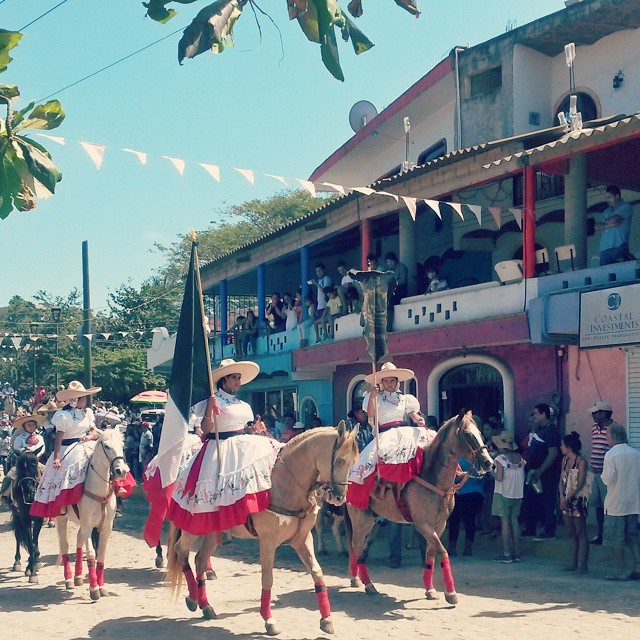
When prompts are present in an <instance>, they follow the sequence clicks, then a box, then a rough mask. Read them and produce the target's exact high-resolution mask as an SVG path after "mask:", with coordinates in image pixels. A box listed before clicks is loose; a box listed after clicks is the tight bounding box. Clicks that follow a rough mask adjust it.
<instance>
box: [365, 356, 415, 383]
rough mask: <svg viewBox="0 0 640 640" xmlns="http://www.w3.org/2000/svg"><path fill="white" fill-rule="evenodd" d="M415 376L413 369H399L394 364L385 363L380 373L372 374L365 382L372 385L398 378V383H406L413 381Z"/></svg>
mask: <svg viewBox="0 0 640 640" xmlns="http://www.w3.org/2000/svg"><path fill="white" fill-rule="evenodd" d="M414 376H415V374H414V373H413V371H411V369H398V367H396V365H395V364H393V362H385V363H384V364H383V365H382V368H381V369H380V371H376V373H375V374H373V373H370V374H369V375H368V376H367V377H366V378H365V380H366V381H367V382H368V383H369V384H370V385H374V384H378V383H379V382H381V381H382V380H383V379H384V378H398V382H405V380H411V378H413V377H414Z"/></svg>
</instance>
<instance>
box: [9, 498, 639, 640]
mask: <svg viewBox="0 0 640 640" xmlns="http://www.w3.org/2000/svg"><path fill="white" fill-rule="evenodd" d="M126 506H127V512H126V514H125V516H124V517H123V518H120V519H118V520H117V521H116V527H117V531H115V532H114V535H113V538H112V540H111V542H110V552H109V557H108V558H107V572H106V582H107V585H108V586H109V588H110V589H111V593H112V595H111V596H110V597H108V598H103V599H101V600H100V601H99V602H97V603H93V602H91V600H90V599H89V592H88V586H87V585H86V584H85V585H84V586H83V587H76V589H75V591H66V590H65V589H64V584H63V582H62V569H61V568H58V567H56V566H55V561H56V555H57V538H56V535H55V529H48V528H45V529H43V532H42V536H41V552H42V555H43V563H44V567H43V568H42V570H41V571H40V583H39V584H38V585H29V584H28V583H27V578H26V577H24V576H23V575H21V574H18V573H15V572H12V571H10V568H11V566H12V564H13V534H12V532H11V531H10V529H9V525H8V516H7V513H6V512H3V513H1V514H0V637H1V638H2V640H34V639H38V640H40V639H43V638H47V639H53V638H62V639H65V640H73V639H80V638H96V639H98V638H99V639H101V640H112V639H116V638H118V639H120V638H124V639H126V638H129V639H132V640H135V639H138V638H140V639H142V638H144V639H145V640H149V639H153V640H169V639H170V640H176V639H183V638H184V639H187V638H188V639H190V640H200V639H205V638H206V639H212V640H213V639H215V640H225V639H227V638H229V639H231V638H233V639H241V638H242V639H244V638H256V637H263V636H264V633H263V631H264V626H263V622H262V619H261V618H260V615H259V597H260V575H259V573H260V567H259V564H258V561H257V559H258V545H257V543H256V542H255V541H236V542H234V543H233V544H232V545H228V546H225V547H224V548H223V549H222V550H221V554H220V556H221V557H220V558H218V559H215V561H214V568H215V569H216V571H217V574H218V580H216V581H213V582H209V583H208V590H209V600H210V602H211V603H212V604H213V606H214V608H215V609H216V611H217V613H218V615H219V619H218V620H214V621H205V620H203V619H201V618H200V614H199V613H190V612H189V611H187V609H186V607H185V605H184V601H183V599H182V598H180V599H179V601H178V602H176V603H172V602H171V601H170V600H169V598H168V594H167V591H166V589H165V588H164V586H163V583H162V580H163V574H162V572H161V571H160V570H158V569H155V568H154V552H153V550H150V549H148V548H147V546H146V545H145V543H144V542H143V541H142V540H141V538H140V533H139V532H140V529H141V527H142V523H143V521H144V517H145V515H146V504H145V503H144V501H143V500H142V499H140V498H138V497H133V498H130V499H129V500H128V501H127V505H126ZM72 546H75V545H72ZM492 552H495V551H494V549H492V548H489V546H488V545H486V544H485V545H484V546H483V545H482V544H478V549H477V551H476V553H475V555H474V556H473V557H472V558H461V557H458V558H455V559H454V561H453V569H454V576H455V578H456V585H457V588H458V591H459V593H460V594H461V595H460V603H459V604H458V606H457V607H455V608H452V607H450V606H448V605H447V604H446V603H445V602H444V600H442V599H441V600H438V601H436V602H428V601H427V600H426V599H425V598H424V597H423V590H422V588H421V569H420V567H419V565H418V557H417V552H416V551H406V550H404V558H403V562H404V565H403V568H402V569H399V570H392V569H389V568H387V567H386V563H385V560H386V553H387V545H386V541H384V540H380V541H378V542H376V544H375V545H374V553H373V556H374V557H373V559H372V561H371V563H370V573H371V576H372V578H373V580H374V582H375V583H376V584H377V586H378V588H379V590H380V591H381V592H382V593H383V594H384V595H379V596H367V595H365V594H364V593H360V592H358V591H357V590H355V589H352V588H351V587H350V586H349V581H348V580H347V579H346V577H345V575H346V560H345V559H344V558H338V557H337V556H336V555H335V553H334V554H333V555H332V556H329V557H322V558H320V561H321V563H322V565H323V568H324V570H325V574H326V583H327V585H328V587H329V595H330V598H331V604H332V609H333V612H334V613H333V619H334V624H335V628H336V636H335V637H337V638H350V639H353V640H356V639H360V638H362V639H367V640H369V639H371V638H389V639H391V638H403V639H406V638H411V637H423V636H424V637H431V638H438V639H448V638H461V639H462V638H464V639H465V640H471V639H473V638H480V637H482V638H495V639H498V638H506V637H517V638H525V637H526V638H527V639H528V640H542V639H544V640H548V639H549V638H551V637H558V638H563V639H565V638H582V639H585V638H599V639H602V638H629V639H631V638H638V637H640V617H639V616H640V583H638V582H630V583H623V584H611V583H608V582H605V581H604V580H602V579H601V577H600V576H601V575H602V568H598V567H596V568H594V570H593V571H592V574H591V575H590V576H589V577H577V576H573V575H567V574H563V573H562V572H561V571H560V570H559V568H558V563H557V562H555V561H551V560H543V559H539V558H529V559H527V558H525V559H524V561H523V562H522V563H521V564H519V565H506V566H505V565H499V564H496V563H493V562H492V561H491V557H492ZM276 567H277V568H276V573H275V585H274V595H276V596H277V599H276V601H275V602H274V604H273V613H274V616H275V617H276V620H277V621H278V623H279V625H280V626H281V629H282V631H283V632H282V634H281V636H280V637H282V638H286V639H289V638H292V639H299V638H318V637H324V634H323V633H322V632H321V631H320V629H319V626H318V623H319V614H318V612H317V609H316V599H315V596H314V594H313V591H312V584H311V579H310V577H309V576H308V575H307V574H306V573H304V572H303V569H302V564H301V563H300V561H299V560H298V559H297V557H295V554H294V553H293V551H292V550H291V549H290V548H282V549H281V550H280V551H279V553H278V556H277V559H276ZM441 584H442V583H441V578H440V576H439V575H438V576H437V580H436V586H437V587H438V588H441Z"/></svg>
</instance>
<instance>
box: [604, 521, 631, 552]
mask: <svg viewBox="0 0 640 640" xmlns="http://www.w3.org/2000/svg"><path fill="white" fill-rule="evenodd" d="M638 538H640V532H638V514H637V513H634V514H631V515H629V516H609V515H607V514H605V516H604V529H603V543H604V544H605V545H607V546H609V547H624V545H625V544H629V545H631V544H634V543H637V541H638Z"/></svg>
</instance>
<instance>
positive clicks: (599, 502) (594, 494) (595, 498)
mask: <svg viewBox="0 0 640 640" xmlns="http://www.w3.org/2000/svg"><path fill="white" fill-rule="evenodd" d="M606 497H607V485H606V484H605V483H604V482H602V474H600V473H594V474H593V484H592V485H591V495H590V496H589V506H590V507H593V508H594V509H604V499H605V498H606Z"/></svg>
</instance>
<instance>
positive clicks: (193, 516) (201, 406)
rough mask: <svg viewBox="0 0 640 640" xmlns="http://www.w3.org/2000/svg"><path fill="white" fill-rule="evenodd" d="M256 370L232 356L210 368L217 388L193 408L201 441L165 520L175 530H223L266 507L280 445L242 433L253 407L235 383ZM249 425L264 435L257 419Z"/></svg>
mask: <svg viewBox="0 0 640 640" xmlns="http://www.w3.org/2000/svg"><path fill="white" fill-rule="evenodd" d="M259 372H260V367H259V366H258V365H257V364H255V363H254V362H248V361H242V362H235V361H234V360H231V359H228V360H223V361H222V362H221V363H220V366H219V367H218V369H216V370H215V371H213V372H212V374H211V375H212V379H213V382H214V383H215V384H216V385H217V387H218V390H217V391H216V393H215V394H214V395H212V396H211V397H210V398H209V399H208V400H204V401H202V402H200V403H198V404H197V405H196V406H195V407H194V411H195V413H196V415H198V416H202V415H203V414H204V417H203V419H202V424H201V428H202V431H203V433H204V444H203V445H202V449H201V450H200V452H199V453H198V455H196V456H194V457H193V458H192V459H191V460H190V461H189V464H188V465H187V467H186V468H185V469H184V470H183V471H182V472H181V473H180V475H179V476H178V479H177V480H176V485H175V489H174V492H173V499H172V501H171V506H170V507H169V512H168V519H169V520H170V521H171V522H173V524H174V525H175V526H176V527H177V528H178V529H181V530H182V531H187V532H188V533H191V534H193V535H205V534H207V533H211V532H212V531H224V530H226V529H230V528H231V527H235V526H237V525H241V524H244V522H245V521H246V519H247V516H248V515H250V514H252V513H259V512H260V511H263V510H264V509H266V508H267V506H268V505H269V489H270V488H271V469H272V468H273V465H274V463H275V461H276V456H277V455H278V451H279V450H280V448H281V445H280V444H279V443H278V442H276V441H274V440H271V438H268V437H265V435H252V434H246V433H245V427H246V426H247V424H248V423H249V422H253V421H254V417H253V411H252V410H251V407H250V406H249V405H248V404H247V403H246V402H243V401H242V400H239V399H238V397H237V393H238V391H239V390H240V387H241V386H242V385H243V384H247V383H248V382H251V381H252V380H253V379H254V378H255V377H256V376H257V375H258V373H259ZM214 412H215V414H216V416H215V418H214V415H213V414H214ZM214 419H215V420H216V423H217V428H218V434H219V440H220V444H219V447H218V446H216V444H217V443H216V442H215V433H214ZM254 427H255V429H256V431H257V432H258V433H260V432H261V433H264V434H266V429H265V426H264V423H263V422H262V421H261V420H260V419H259V417H258V420H256V421H255V425H254ZM218 456H220V457H218Z"/></svg>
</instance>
